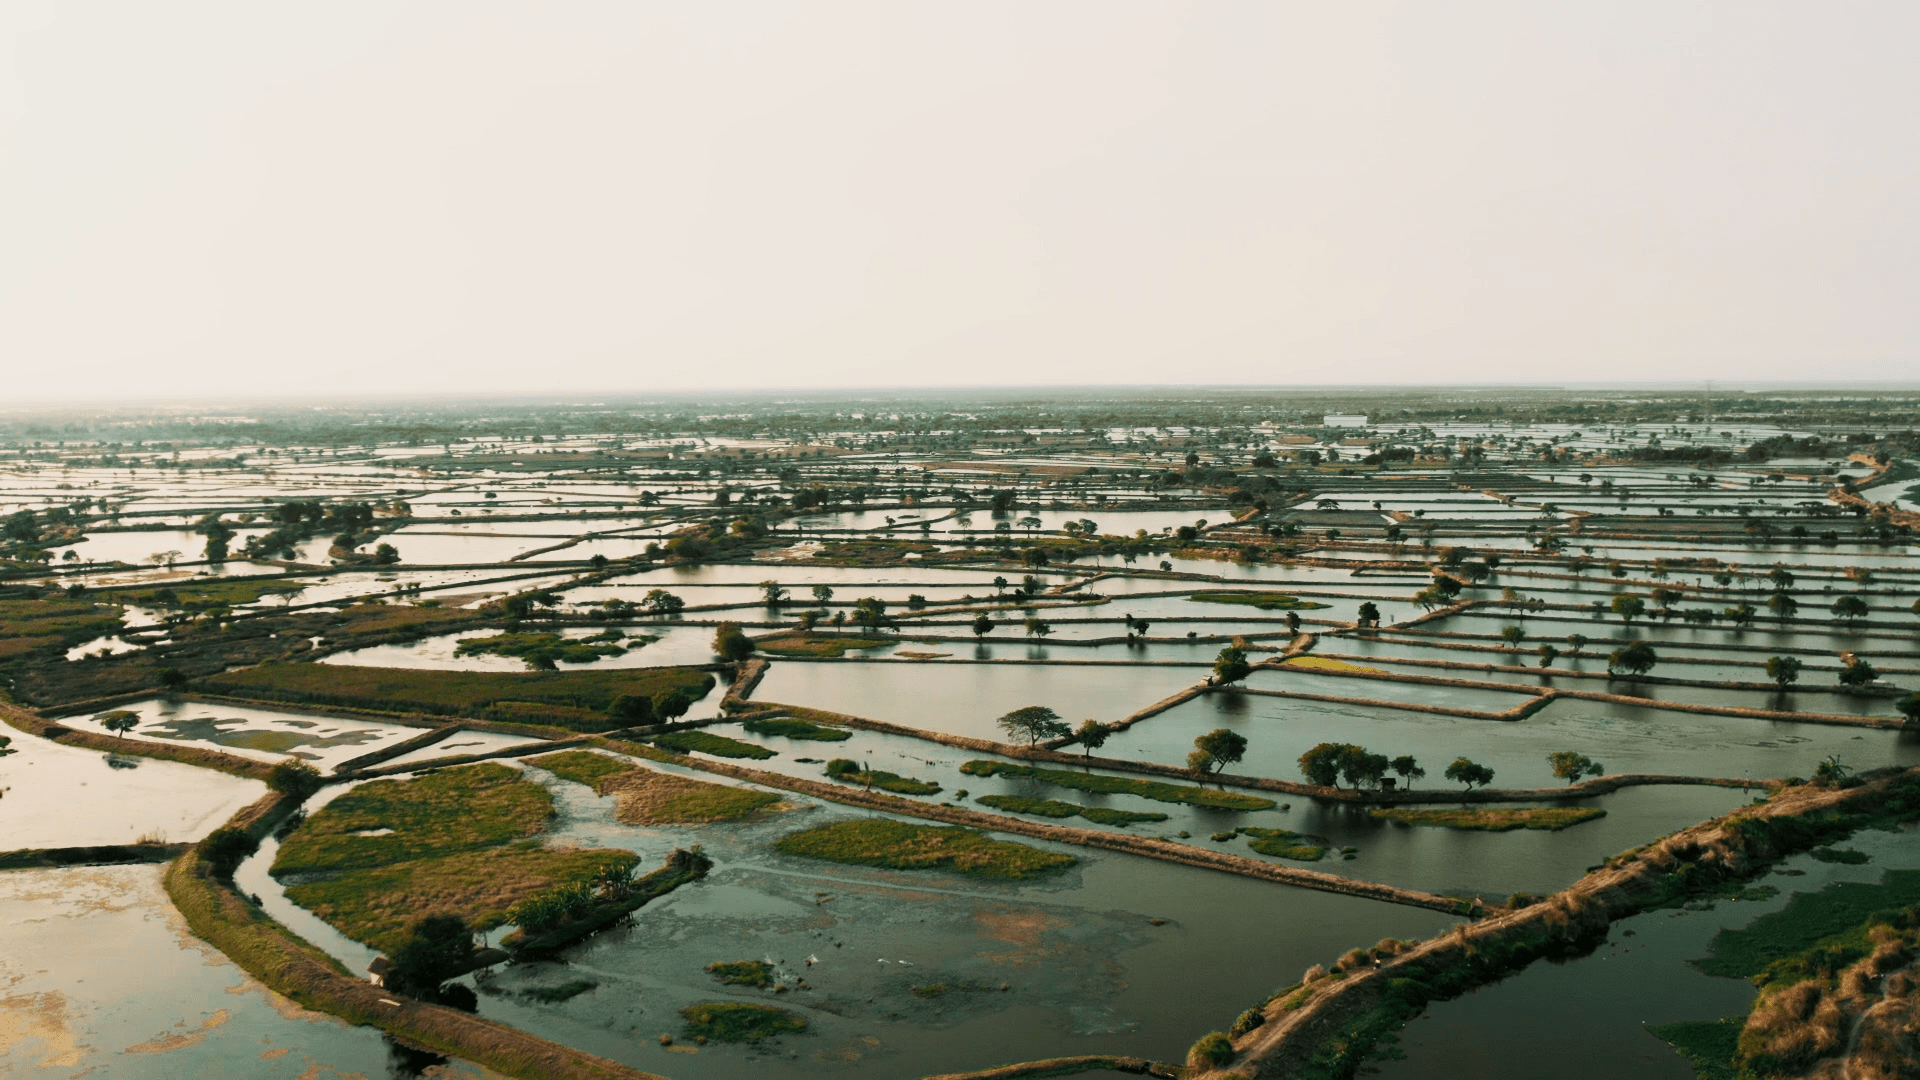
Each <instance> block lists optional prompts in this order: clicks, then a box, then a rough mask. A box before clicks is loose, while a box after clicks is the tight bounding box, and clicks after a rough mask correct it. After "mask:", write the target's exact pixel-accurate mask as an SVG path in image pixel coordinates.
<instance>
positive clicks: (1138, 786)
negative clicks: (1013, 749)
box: [960, 760, 1274, 810]
mask: <svg viewBox="0 0 1920 1080" xmlns="http://www.w3.org/2000/svg"><path fill="white" fill-rule="evenodd" d="M960 771H961V772H963V773H966V774H967V775H968V776H1026V777H1031V778H1033V779H1035V780H1039V781H1042V782H1044V783H1048V784H1053V785H1055V786H1056V787H1064V788H1072V789H1073V790H1075V791H1086V792H1092V793H1096V794H1101V795H1138V796H1140V797H1141V798H1143V799H1152V800H1154V801H1155V802H1164V803H1185V804H1187V805H1188V806H1210V807H1213V808H1214V809H1216V810H1271V809H1273V806H1274V802H1273V800H1272V799H1263V798H1261V797H1260V796H1258V795H1242V794H1240V793H1238V792H1233V791H1209V790H1207V789H1206V788H1202V787H1187V786H1185V785H1181V784H1168V783H1164V782H1162V781H1159V780H1139V779H1135V778H1133V777H1124V776H1102V775H1099V774H1096V773H1077V772H1069V771H1067V770H1065V769H1041V768H1036V767H1034V766H1032V765H1013V764H1009V763H1007V762H1004V761H980V760H976V761H969V762H967V763H965V764H964V765H961V766H960Z"/></svg>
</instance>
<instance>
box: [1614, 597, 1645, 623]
mask: <svg viewBox="0 0 1920 1080" xmlns="http://www.w3.org/2000/svg"><path fill="white" fill-rule="evenodd" d="M1613 613H1614V614H1615V615H1618V616H1620V621H1622V622H1626V623H1631V622H1633V620H1635V619H1637V618H1639V617H1640V616H1642V615H1645V614H1646V613H1647V602H1646V601H1645V600H1642V599H1640V598H1639V597H1637V596H1635V595H1633V594H1632V593H1619V594H1617V595H1615V596H1614V598H1613Z"/></svg>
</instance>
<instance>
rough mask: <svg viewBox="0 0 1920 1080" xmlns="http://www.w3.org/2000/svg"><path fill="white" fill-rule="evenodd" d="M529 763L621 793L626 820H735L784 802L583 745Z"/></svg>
mask: <svg viewBox="0 0 1920 1080" xmlns="http://www.w3.org/2000/svg"><path fill="white" fill-rule="evenodd" d="M527 763H528V764H529V765H538V766H540V767H541V768H543V769H547V770H549V771H550V772H552V773H554V774H555V775H557V776H560V777H562V778H563V779H567V780H573V781H575V782H577V783H582V784H586V785H588V786H589V787H592V788H593V790H594V792H595V793H597V794H600V795H605V794H608V793H609V792H611V793H613V794H614V795H616V796H618V802H617V803H616V804H615V807H614V813H613V817H614V820H615V821H618V822H620V823H621V824H622V825H688V824H701V823H706V822H714V821H731V820H733V819H734V818H739V817H745V816H746V815H748V814H751V813H753V812H754V811H756V810H760V809H763V808H765V807H767V806H770V805H772V804H774V803H777V802H779V801H780V796H778V795H775V794H773V793H772V792H768V791H753V790H750V789H748V788H737V787H732V786H730V785H727V784H710V783H707V782H706V781H704V780H690V779H688V778H686V777H684V776H674V775H672V774H671V773H663V772H656V771H654V770H652V769H643V768H641V767H640V766H638V765H633V764H628V763H625V762H621V761H618V760H616V759H614V758H611V757H608V756H606V755H605V754H595V753H590V752H588V751H585V750H566V751H562V752H561V753H558V754H548V755H546V756H544V757H537V758H531V759H529V760H528V762H527Z"/></svg>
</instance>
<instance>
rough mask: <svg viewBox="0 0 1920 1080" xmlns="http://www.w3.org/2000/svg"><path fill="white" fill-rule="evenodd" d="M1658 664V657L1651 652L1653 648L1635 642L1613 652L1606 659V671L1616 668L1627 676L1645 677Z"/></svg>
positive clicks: (1642, 642)
mask: <svg viewBox="0 0 1920 1080" xmlns="http://www.w3.org/2000/svg"><path fill="white" fill-rule="evenodd" d="M1659 662H1660V656H1659V654H1657V653H1655V652H1654V651H1653V646H1651V645H1648V644H1647V643H1646V642H1644V641H1636V642H1634V643H1633V644H1631V645H1628V646H1627V647H1626V648H1624V649H1615V650H1613V654H1612V655H1611V656H1609V657H1607V670H1608V671H1609V672H1611V671H1613V670H1614V669H1616V668H1618V669H1620V670H1621V671H1625V672H1626V673H1627V674H1629V675H1645V674H1646V673H1647V672H1649V671H1652V670H1653V667H1654V665H1655V664H1658V663H1659Z"/></svg>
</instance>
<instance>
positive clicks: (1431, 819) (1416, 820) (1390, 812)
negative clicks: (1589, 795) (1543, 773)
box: [1372, 806, 1607, 832]
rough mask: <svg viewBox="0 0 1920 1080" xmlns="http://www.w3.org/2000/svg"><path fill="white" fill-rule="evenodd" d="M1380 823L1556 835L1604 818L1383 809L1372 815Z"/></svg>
mask: <svg viewBox="0 0 1920 1080" xmlns="http://www.w3.org/2000/svg"><path fill="white" fill-rule="evenodd" d="M1372 816H1373V817H1376V818H1379V819H1380V820H1382V821H1397V822H1399V823H1400V824H1402V825H1433V826H1437V827H1439V828H1444V829H1471V830H1478V831H1480V832H1507V831H1509V830H1512V829H1546V830H1549V831H1553V832H1558V831H1559V830H1561V829H1565V828H1568V827H1570V826H1573V825H1578V824H1580V823H1581V822H1583V821H1592V820H1593V819H1595V818H1602V817H1606V816H1607V812H1606V811H1605V810H1602V809H1600V808H1599V807H1597V806H1551V807H1517V808H1516V807H1488V808H1484V809H1482V808H1474V809H1460V810H1428V809H1415V808H1412V807H1398V806H1396V807H1387V808H1383V809H1379V810H1375V811H1373V814H1372Z"/></svg>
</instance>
